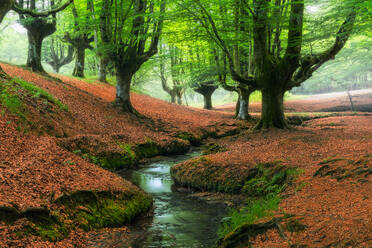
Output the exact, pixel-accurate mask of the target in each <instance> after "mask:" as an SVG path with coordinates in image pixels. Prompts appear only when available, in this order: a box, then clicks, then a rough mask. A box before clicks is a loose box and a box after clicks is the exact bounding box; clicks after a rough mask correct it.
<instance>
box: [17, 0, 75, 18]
mask: <svg viewBox="0 0 372 248" xmlns="http://www.w3.org/2000/svg"><path fill="white" fill-rule="evenodd" d="M73 2H74V0H67V2H66V3H64V4H62V5H61V6H59V7H57V8H55V9H51V10H48V11H44V12H35V11H32V10H29V9H23V8H20V7H19V6H18V5H16V4H14V5H13V7H12V10H14V11H15V12H17V13H18V14H20V15H30V16H32V17H48V16H50V15H53V14H56V13H58V12H60V11H62V10H64V9H66V8H67V7H68V6H69V5H70V4H71V3H73Z"/></svg>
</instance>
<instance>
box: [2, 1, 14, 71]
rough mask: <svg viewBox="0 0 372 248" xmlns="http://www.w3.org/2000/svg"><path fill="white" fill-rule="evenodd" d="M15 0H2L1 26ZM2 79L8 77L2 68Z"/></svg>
mask: <svg viewBox="0 0 372 248" xmlns="http://www.w3.org/2000/svg"><path fill="white" fill-rule="evenodd" d="M13 4H14V0H2V1H1V2H0V24H1V23H2V22H3V19H4V16H5V15H6V14H7V13H8V12H9V10H11V8H12V6H13ZM0 77H1V78H5V77H6V75H5V73H4V71H3V69H2V68H1V66H0Z"/></svg>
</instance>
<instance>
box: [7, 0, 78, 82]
mask: <svg viewBox="0 0 372 248" xmlns="http://www.w3.org/2000/svg"><path fill="white" fill-rule="evenodd" d="M72 1H73V0H68V1H67V2H65V3H64V4H61V5H60V6H59V7H56V8H52V9H50V10H47V11H42V12H35V11H33V10H30V9H22V8H21V7H20V6H18V5H17V4H16V1H15V0H1V2H0V24H1V22H2V21H3V19H4V16H5V15H6V14H7V13H8V12H9V11H10V10H11V9H12V10H14V11H16V12H17V13H19V14H22V15H26V14H27V15H29V16H31V17H34V18H36V17H48V16H50V15H53V14H55V13H57V12H59V11H62V10H64V9H65V8H67V7H68V5H70V4H71V3H72ZM39 54H40V55H41V46H40V53H39ZM40 59H41V57H40ZM0 76H1V77H6V75H5V73H4V71H3V70H2V69H1V67H0Z"/></svg>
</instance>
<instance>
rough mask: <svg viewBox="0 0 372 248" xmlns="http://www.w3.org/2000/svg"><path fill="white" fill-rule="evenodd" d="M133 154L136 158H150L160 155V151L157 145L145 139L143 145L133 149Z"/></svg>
mask: <svg viewBox="0 0 372 248" xmlns="http://www.w3.org/2000/svg"><path fill="white" fill-rule="evenodd" d="M134 153H135V155H136V157H137V158H140V159H142V158H151V157H155V156H157V155H159V154H160V153H161V149H160V147H159V145H158V144H156V143H155V142H154V141H152V140H151V139H147V140H146V142H145V143H144V144H138V145H137V146H136V147H135V148H134Z"/></svg>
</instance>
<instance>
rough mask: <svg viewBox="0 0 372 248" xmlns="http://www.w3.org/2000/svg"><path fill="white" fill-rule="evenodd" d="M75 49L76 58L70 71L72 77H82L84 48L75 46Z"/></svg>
mask: <svg viewBox="0 0 372 248" xmlns="http://www.w3.org/2000/svg"><path fill="white" fill-rule="evenodd" d="M75 49H76V50H75V51H76V59H75V68H74V71H73V73H72V75H73V76H74V77H80V78H84V77H85V76H84V68H85V49H84V48H79V47H77V48H75Z"/></svg>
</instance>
